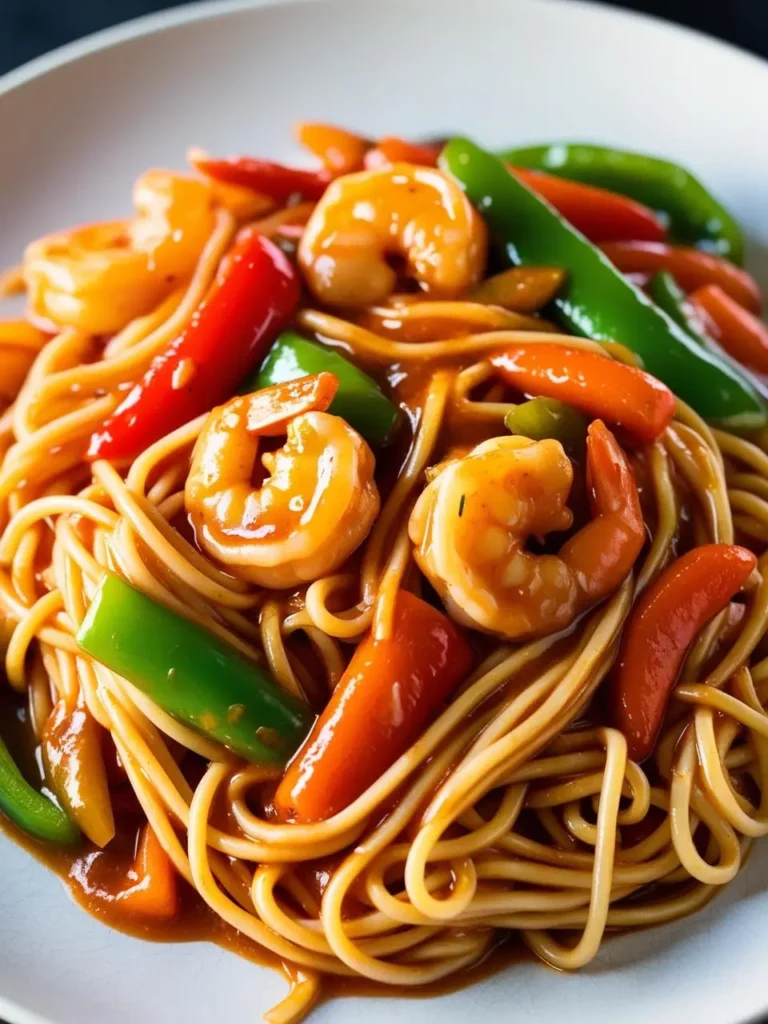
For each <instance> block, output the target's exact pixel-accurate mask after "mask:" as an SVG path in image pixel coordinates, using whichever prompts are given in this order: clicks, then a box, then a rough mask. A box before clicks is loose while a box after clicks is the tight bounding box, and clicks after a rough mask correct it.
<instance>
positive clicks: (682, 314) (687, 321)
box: [648, 270, 711, 348]
mask: <svg viewBox="0 0 768 1024" xmlns="http://www.w3.org/2000/svg"><path fill="white" fill-rule="evenodd" d="M648 294H649V295H650V296H651V298H652V299H653V301H654V302H655V303H656V305H657V306H658V307H659V309H663V310H664V312H665V313H666V314H667V316H669V317H671V318H672V319H673V320H674V321H675V323H676V324H677V325H678V326H679V327H682V329H683V330H684V331H685V333H686V334H687V335H688V336H689V337H691V338H693V340H694V341H696V342H698V343H699V345H703V346H704V347H705V348H708V347H709V345H710V343H711V339H710V338H708V337H707V335H706V332H705V331H703V330H699V329H697V327H696V325H695V324H694V322H693V317H692V316H691V315H690V314H691V313H692V312H693V311H692V310H691V309H690V307H689V306H688V303H687V300H686V295H685V292H684V291H683V289H682V288H681V287H680V285H679V284H678V283H677V281H676V280H675V279H674V277H673V276H672V274H670V273H669V272H668V271H666V270H661V271H659V272H658V273H656V274H654V275H653V276H652V277H651V279H650V281H649V282H648Z"/></svg>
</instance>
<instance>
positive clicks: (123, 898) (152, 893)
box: [115, 825, 179, 921]
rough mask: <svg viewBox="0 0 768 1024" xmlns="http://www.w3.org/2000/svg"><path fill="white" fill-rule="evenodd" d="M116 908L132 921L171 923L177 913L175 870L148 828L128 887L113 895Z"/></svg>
mask: <svg viewBox="0 0 768 1024" xmlns="http://www.w3.org/2000/svg"><path fill="white" fill-rule="evenodd" d="M115 906H118V907H120V909H121V910H124V911H125V912H126V913H128V914H130V915H131V916H132V917H133V916H136V917H143V918H151V919H152V920H154V921H170V920H171V919H172V918H174V917H175V916H176V914H177V913H178V910H179V885H178V876H177V874H176V869H175V868H174V866H173V863H172V862H171V859H170V857H169V856H168V854H167V853H166V852H165V850H164V849H163V847H162V846H161V845H160V840H159V839H158V838H157V836H156V835H155V833H154V830H153V829H152V826H151V825H145V826H144V828H143V829H142V830H141V836H140V838H139V846H138V849H137V851H136V857H135V859H134V862H133V866H132V867H131V869H130V871H129V872H128V884H127V885H126V886H125V887H124V888H122V889H120V890H119V891H118V892H117V893H116V894H115Z"/></svg>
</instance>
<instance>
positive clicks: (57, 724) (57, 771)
mask: <svg viewBox="0 0 768 1024" xmlns="http://www.w3.org/2000/svg"><path fill="white" fill-rule="evenodd" d="M41 748H42V753H43V763H44V765H45V775H46V779H47V781H48V782H49V783H50V786H51V789H52V790H53V791H54V793H55V794H56V798H57V799H58V801H59V803H60V804H61V806H62V807H64V808H65V809H66V810H67V812H68V813H69V815H70V817H71V818H72V819H73V820H74V821H75V822H77V824H78V826H79V827H80V829H81V830H82V831H83V832H84V833H85V835H86V836H87V837H88V838H89V839H90V840H91V842H92V843H95V844H96V845H97V846H102V847H103V846H106V845H107V843H108V842H109V841H110V839H111V838H112V837H113V836H114V834H115V819H114V816H113V814H112V803H111V801H110V799H109V783H108V781H107V772H106V769H105V767H104V756H103V753H102V737H101V728H100V726H99V725H98V723H97V722H96V721H95V720H94V719H93V718H92V717H91V715H90V713H89V711H88V709H87V708H86V707H85V706H84V705H83V704H78V705H75V706H74V707H71V706H69V705H68V704H67V702H66V701H65V700H60V701H58V702H57V704H56V706H55V707H54V709H53V711H52V712H51V716H50V718H49V719H48V722H47V723H46V726H45V732H44V733H43V739H42V743H41Z"/></svg>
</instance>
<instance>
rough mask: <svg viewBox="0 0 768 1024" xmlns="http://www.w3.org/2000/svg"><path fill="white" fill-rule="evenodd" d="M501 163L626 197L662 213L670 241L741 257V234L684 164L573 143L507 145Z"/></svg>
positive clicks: (735, 259) (739, 259) (734, 258)
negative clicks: (510, 146)
mask: <svg viewBox="0 0 768 1024" xmlns="http://www.w3.org/2000/svg"><path fill="white" fill-rule="evenodd" d="M499 156H500V157H501V158H502V160H504V161H505V162H506V163H511V164H515V165H517V166H519V167H529V168H532V169H533V170H537V171H548V172H549V173H550V174H555V175H557V176H559V177H561V178H569V179H570V180H571V181H581V182H583V183H584V184H585V185H598V186H599V187H600V188H607V189H610V190H611V191H613V192H620V193H621V194H622V195H625V196H630V197H631V198H632V199H636V200H637V201H638V202H640V203H644V204H645V205H646V206H650V208H651V209H652V210H656V211H657V212H658V213H660V214H662V215H663V216H665V218H666V220H667V222H668V225H669V231H670V234H671V236H672V239H673V241H677V242H683V243H685V244H687V245H695V246H697V247H698V248H700V249H704V250H706V251H707V252H714V253H717V255H718V256H725V257H727V258H728V259H729V260H731V261H732V262H733V263H738V264H742V263H743V262H744V236H743V235H742V233H741V229H740V228H739V225H738V224H737V223H736V221H735V220H734V218H733V217H732V216H731V214H730V213H729V212H728V211H727V210H726V209H725V207H724V206H723V205H722V204H721V203H719V202H718V201H717V199H715V197H714V196H713V195H712V194H711V193H710V192H709V191H708V190H707V189H706V188H705V187H704V186H703V185H702V184H701V182H700V181H699V180H698V178H695V177H694V176H693V175H692V174H691V173H690V172H689V171H686V170H685V168H684V167H680V166H679V165H678V164H673V163H670V162H669V161H668V160H660V159H658V158H657V157H652V156H646V155H645V154H643V153H628V152H626V151H625V150H622V149H609V148H607V147H605V146H590V145H586V144H584V143H577V142H562V143H558V142H555V143H549V144H547V145H543V146H523V147H521V148H517V149H507V150H504V152H503V153H500V154H499Z"/></svg>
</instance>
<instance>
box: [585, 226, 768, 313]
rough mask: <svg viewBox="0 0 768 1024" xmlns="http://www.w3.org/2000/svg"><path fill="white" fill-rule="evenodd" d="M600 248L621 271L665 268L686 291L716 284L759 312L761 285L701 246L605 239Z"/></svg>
mask: <svg viewBox="0 0 768 1024" xmlns="http://www.w3.org/2000/svg"><path fill="white" fill-rule="evenodd" d="M601 249H602V250H603V252H604V253H605V255H606V256H607V257H608V259H609V260H611V262H612V263H614V264H615V266H616V267H618V269H619V270H621V271H622V273H629V274H635V273H644V272H646V271H650V272H651V273H654V272H655V271H657V270H668V271H669V272H670V274H672V276H673V277H674V278H675V280H676V281H677V283H678V284H679V285H680V287H681V288H682V289H683V290H684V291H686V292H692V291H695V290H696V289H697V288H701V287H703V286H704V285H706V284H717V285H719V286H720V287H721V288H722V289H723V291H724V292H726V293H727V294H728V295H730V296H731V298H732V299H735V300H736V302H738V303H739V304H740V305H742V306H744V307H745V308H746V309H749V310H751V312H753V313H759V312H760V306H761V302H762V300H761V297H760V286H759V285H758V283H757V281H755V279H754V277H752V275H751V274H748V273H747V272H746V270H742V269H741V267H737V266H736V264H735V263H729V262H728V260H724V259H722V257H720V256H714V255H713V254H712V253H708V252H702V251H701V250H700V249H689V248H686V247H685V246H677V245H666V244H665V243H663V242H606V243H605V244H603V245H601Z"/></svg>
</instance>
